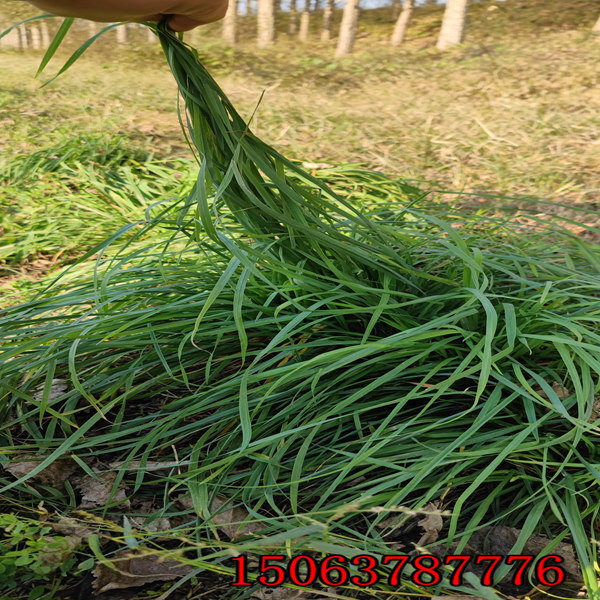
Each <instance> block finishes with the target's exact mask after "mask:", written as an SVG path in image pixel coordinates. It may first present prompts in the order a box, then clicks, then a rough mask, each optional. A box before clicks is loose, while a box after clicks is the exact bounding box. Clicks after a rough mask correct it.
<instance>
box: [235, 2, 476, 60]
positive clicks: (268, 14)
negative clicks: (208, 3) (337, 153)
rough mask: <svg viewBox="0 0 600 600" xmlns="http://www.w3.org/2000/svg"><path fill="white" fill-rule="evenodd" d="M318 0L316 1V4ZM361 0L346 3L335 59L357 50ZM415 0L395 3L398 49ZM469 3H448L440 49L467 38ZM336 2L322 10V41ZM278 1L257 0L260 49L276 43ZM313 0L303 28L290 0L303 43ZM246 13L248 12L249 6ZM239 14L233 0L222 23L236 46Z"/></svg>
mask: <svg viewBox="0 0 600 600" xmlns="http://www.w3.org/2000/svg"><path fill="white" fill-rule="evenodd" d="M317 1H318V0H315V3H316V2H317ZM359 3H360V0H346V4H345V6H344V12H343V15H342V23H341V25H340V31H339V36H338V43H337V49H336V56H345V55H346V54H350V53H351V52H352V49H353V47H354V41H355V39H356V31H357V28H358V17H359V12H360V8H359ZM414 5H415V0H404V2H403V3H402V4H401V0H394V4H393V8H392V11H393V15H394V18H396V25H395V27H394V31H393V33H392V37H391V40H390V42H391V44H392V46H399V45H400V44H401V43H402V41H403V40H404V37H405V35H406V30H407V29H408V25H409V23H410V19H411V16H412V12H413V8H414ZM468 7H469V0H448V3H447V4H446V10H445V11H444V18H443V22H442V28H441V30H440V35H439V38H438V42H437V47H438V48H439V49H440V50H445V49H446V48H448V47H449V46H452V45H454V44H460V43H461V42H462V41H463V39H464V33H465V24H466V19H467V11H468ZM333 8H334V0H326V4H325V7H324V11H323V27H322V30H321V40H323V41H327V40H329V39H331V22H332V16H333ZM275 11H276V4H275V0H258V12H257V21H258V38H257V43H258V46H259V47H261V48H264V47H267V46H269V45H271V44H272V43H273V42H274V41H275ZM310 11H311V0H304V9H303V11H302V12H301V13H300V28H299V29H298V5H297V0H291V6H290V25H289V32H290V34H291V35H296V33H297V35H298V39H299V41H301V42H306V41H308V26H309V22H310ZM246 12H247V13H248V12H249V7H248V5H247V6H246ZM237 14H238V3H237V1H236V0H231V1H230V3H229V10H228V11H227V14H226V15H225V19H224V22H223V38H224V39H225V41H226V42H227V43H229V44H232V45H233V44H235V43H236V41H237V33H236V19H237Z"/></svg>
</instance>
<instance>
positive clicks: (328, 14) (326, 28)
mask: <svg viewBox="0 0 600 600" xmlns="http://www.w3.org/2000/svg"><path fill="white" fill-rule="evenodd" d="M333 4H334V0H327V3H326V4H325V9H324V10H323V29H322V30H321V41H323V42H326V41H328V40H330V39H331V20H332V19H333Z"/></svg>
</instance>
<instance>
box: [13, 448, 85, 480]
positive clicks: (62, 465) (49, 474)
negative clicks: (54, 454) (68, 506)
mask: <svg viewBox="0 0 600 600" xmlns="http://www.w3.org/2000/svg"><path fill="white" fill-rule="evenodd" d="M40 462H41V459H40V457H37V456H32V455H30V454H24V455H21V456H17V457H16V458H14V459H13V460H11V461H10V462H9V463H8V464H5V465H3V467H4V469H5V470H6V471H8V472H9V473H10V474H11V475H13V476H14V477H16V478H17V479H20V478H21V477H24V476H25V475H29V473H31V471H33V470H34V469H35V468H37V467H38V466H39V464H40ZM76 470H77V463H76V462H75V461H74V460H73V459H71V458H59V459H58V460H55V461H54V462H53V463H50V464H49V465H48V466H47V467H46V468H45V469H43V470H42V471H40V472H39V473H37V474H36V475H33V476H32V477H31V479H35V480H36V481H39V482H40V483H43V484H45V485H49V486H51V487H54V488H56V487H62V485H63V483H64V482H65V480H66V479H68V478H69V477H70V476H71V475H72V474H73V473H74V472H75V471H76Z"/></svg>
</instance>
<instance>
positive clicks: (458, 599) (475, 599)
mask: <svg viewBox="0 0 600 600" xmlns="http://www.w3.org/2000/svg"><path fill="white" fill-rule="evenodd" d="M430 600H484V599H483V598H482V597H481V596H432V597H431V598H430Z"/></svg>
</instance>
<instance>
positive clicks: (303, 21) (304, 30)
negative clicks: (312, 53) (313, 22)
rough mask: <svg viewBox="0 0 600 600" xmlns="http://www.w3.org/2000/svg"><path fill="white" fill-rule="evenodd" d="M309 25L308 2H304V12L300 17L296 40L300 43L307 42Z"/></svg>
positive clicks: (305, 0)
mask: <svg viewBox="0 0 600 600" xmlns="http://www.w3.org/2000/svg"><path fill="white" fill-rule="evenodd" d="M309 24H310V0H304V10H303V11H302V14H301V15H300V31H299V33H298V39H299V40H300V41H301V42H307V41H308V26H309Z"/></svg>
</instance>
